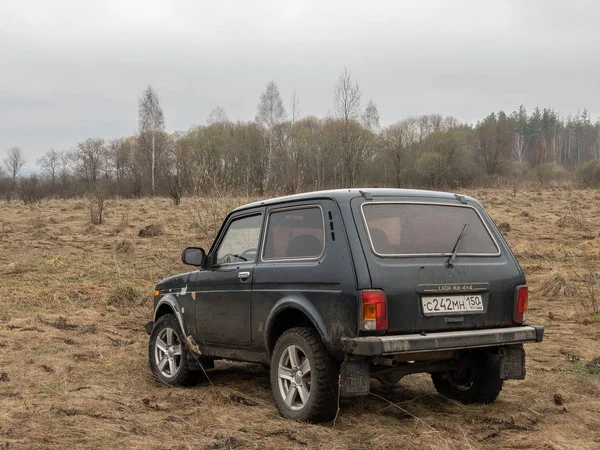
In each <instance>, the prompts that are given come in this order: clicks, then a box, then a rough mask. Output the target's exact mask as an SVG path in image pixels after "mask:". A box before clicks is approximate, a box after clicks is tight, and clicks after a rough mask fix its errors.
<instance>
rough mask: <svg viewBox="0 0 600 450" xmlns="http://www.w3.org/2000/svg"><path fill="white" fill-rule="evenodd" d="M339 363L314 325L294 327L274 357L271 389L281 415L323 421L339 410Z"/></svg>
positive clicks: (274, 352) (296, 418)
mask: <svg viewBox="0 0 600 450" xmlns="http://www.w3.org/2000/svg"><path fill="white" fill-rule="evenodd" d="M338 376H339V365H338V363H337V361H335V360H334V359H333V358H332V357H331V355H330V354H329V352H328V351H327V349H326V348H325V345H323V342H322V341H321V337H320V336H319V334H318V333H317V331H316V330H315V329H314V328H305V327H298V328H291V329H290V330H288V331H286V332H285V333H283V334H282V335H281V337H280V338H279V339H278V340H277V343H276V344H275V349H274V350H273V355H272V357H271V388H272V390H273V397H274V398H275V404H276V405H277V409H278V410H279V413H280V414H281V416H283V417H285V418H288V419H294V420H303V421H307V422H313V423H315V422H316V423H320V422H325V421H327V420H330V419H332V418H333V417H334V416H335V413H336V411H337V400H338Z"/></svg>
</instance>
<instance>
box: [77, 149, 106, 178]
mask: <svg viewBox="0 0 600 450" xmlns="http://www.w3.org/2000/svg"><path fill="white" fill-rule="evenodd" d="M105 153H106V147H105V146H104V139H100V138H97V139H92V138H88V139H86V140H85V141H83V142H79V143H78V144H77V149H76V150H75V152H74V155H73V156H74V159H75V171H76V172H77V173H78V174H79V176H80V177H81V178H83V179H84V180H85V181H87V182H88V183H95V182H96V180H97V179H98V178H99V176H100V172H101V169H102V163H103V160H104V154H105Z"/></svg>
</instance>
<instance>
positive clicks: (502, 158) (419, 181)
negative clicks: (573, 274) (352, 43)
mask: <svg viewBox="0 0 600 450" xmlns="http://www.w3.org/2000/svg"><path fill="white" fill-rule="evenodd" d="M138 125H139V127H138V133H137V134H136V135H134V136H128V137H124V138H119V139H113V140H108V141H107V140H105V139H103V138H88V139H86V140H84V141H82V142H79V143H77V144H76V146H75V147H74V148H73V149H71V150H68V151H57V150H54V149H51V150H49V151H48V152H47V153H46V154H45V155H44V156H43V157H42V158H40V159H39V160H38V161H37V166H38V167H39V170H40V174H38V175H31V176H29V177H25V178H22V177H19V174H20V172H21V170H22V168H23V166H24V165H25V162H26V161H25V158H24V156H23V152H22V150H21V149H20V148H18V147H13V148H11V149H9V150H8V151H7V156H6V158H5V159H4V166H5V169H6V171H3V170H0V190H1V191H3V193H4V195H6V198H8V199H10V198H15V197H17V196H18V197H20V198H22V199H23V200H24V201H26V202H28V201H35V200H36V199H38V198H40V197H41V196H42V193H43V195H45V196H61V197H70V196H79V195H82V194H85V193H87V192H91V191H94V190H97V189H98V186H99V185H102V187H103V189H104V190H108V191H109V192H110V194H112V195H119V196H123V197H140V196H145V195H170V196H171V197H172V198H173V199H174V200H175V202H176V203H179V201H180V199H181V197H182V196H184V195H216V194H218V195H223V194H233V195H236V194H237V195H245V196H253V195H257V196H266V195H274V194H289V193H294V192H300V191H306V190H313V189H328V188H341V187H351V186H379V187H382V186H391V187H428V188H435V189H444V188H449V189H456V188H460V187H468V186H472V185H491V184H497V183H514V182H518V181H519V180H523V179H527V178H529V179H533V180H537V181H539V182H541V183H546V182H548V181H551V180H553V179H560V178H568V177H570V176H571V175H570V173H571V174H572V173H576V176H577V178H578V179H579V180H580V181H581V182H583V183H585V184H588V185H596V186H600V121H596V122H592V119H591V117H590V114H589V113H588V112H587V110H583V112H581V113H577V114H576V115H569V116H566V117H564V116H561V115H560V114H559V113H557V112H556V111H554V110H552V109H539V108H536V109H534V110H533V112H531V113H528V112H527V111H526V110H525V108H524V107H523V106H520V107H519V108H518V109H517V110H516V111H514V112H512V113H510V114H507V113H505V112H503V111H499V112H494V113H491V114H490V115H488V116H487V117H485V118H484V119H482V120H481V121H479V122H478V123H476V124H475V125H469V124H464V123H460V122H459V121H458V120H457V119H455V118H453V117H450V116H448V117H444V116H441V115H437V114H432V115H423V116H418V117H409V118H406V119H404V120H401V121H399V122H395V123H393V124H391V125H388V126H381V124H380V121H379V114H378V111H377V106H376V105H375V103H374V102H373V101H372V100H369V101H368V102H366V104H365V106H364V107H363V101H362V98H361V91H360V88H359V86H358V83H357V82H356V81H355V80H353V78H352V75H351V73H350V72H349V71H348V70H346V69H344V70H343V72H342V73H341V75H340V77H339V79H338V81H337V83H336V85H335V87H334V92H333V105H332V113H330V115H329V116H327V117H324V118H319V117H315V116H312V115H305V116H302V115H301V109H300V101H299V99H298V96H297V94H296V92H295V91H294V93H293V95H292V99H291V103H290V108H289V110H288V109H286V107H285V102H284V100H283V98H282V96H281V94H280V92H279V89H278V88H277V85H276V84H275V82H273V81H271V82H269V83H268V84H267V86H266V88H265V90H264V91H263V92H262V93H261V94H260V97H259V101H258V105H257V110H256V117H255V119H254V120H253V121H250V122H240V121H235V122H234V121H232V120H229V119H228V117H227V114H226V112H225V111H224V110H223V109H222V108H220V107H217V108H215V109H214V110H213V111H212V112H211V114H210V115H209V117H208V119H207V121H206V124H205V125H200V126H194V127H192V128H191V129H189V130H188V131H184V132H179V131H178V132H174V133H167V132H166V131H165V119H164V116H163V110H162V107H161V103H160V99H159V96H158V94H157V93H156V92H155V91H154V89H153V88H152V87H148V88H147V89H146V90H145V91H144V92H143V93H142V95H141V96H140V98H139V111H138ZM569 172H570V173H569Z"/></svg>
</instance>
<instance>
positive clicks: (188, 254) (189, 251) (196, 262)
mask: <svg viewBox="0 0 600 450" xmlns="http://www.w3.org/2000/svg"><path fill="white" fill-rule="evenodd" d="M181 261H182V262H183V263H184V264H188V265H190V266H197V267H202V266H203V265H204V263H205V262H206V252H205V251H204V249H203V248H199V247H187V248H184V249H183V251H182V252H181Z"/></svg>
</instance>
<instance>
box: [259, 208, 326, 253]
mask: <svg viewBox="0 0 600 450" xmlns="http://www.w3.org/2000/svg"><path fill="white" fill-rule="evenodd" d="M324 250H325V230H324V225H323V211H322V210H321V208H320V207H319V206H317V205H311V206H303V207H296V208H286V209H277V210H272V211H271V212H270V213H269V219H268V225H267V234H266V238H265V245H264V249H263V254H262V259H263V260H265V261H268V260H271V261H272V260H291V259H316V258H319V257H320V256H321V255H322V254H323V251H324Z"/></svg>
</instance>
